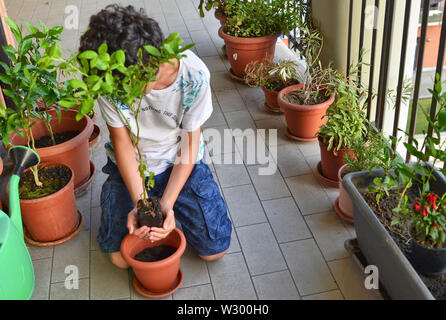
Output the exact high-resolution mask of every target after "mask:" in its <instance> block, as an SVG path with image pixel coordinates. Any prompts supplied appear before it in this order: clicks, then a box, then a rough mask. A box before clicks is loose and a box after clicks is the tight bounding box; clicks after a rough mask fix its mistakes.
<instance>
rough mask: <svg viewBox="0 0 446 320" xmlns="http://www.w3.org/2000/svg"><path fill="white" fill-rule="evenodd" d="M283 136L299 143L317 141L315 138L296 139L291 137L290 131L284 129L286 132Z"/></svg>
mask: <svg viewBox="0 0 446 320" xmlns="http://www.w3.org/2000/svg"><path fill="white" fill-rule="evenodd" d="M285 134H286V136H287V137H288V138H290V139H293V140H296V141H299V142H313V141H316V140H317V137H315V138H301V137H297V136H295V135H293V134H292V133H291V132H290V129H288V128H286V132H285Z"/></svg>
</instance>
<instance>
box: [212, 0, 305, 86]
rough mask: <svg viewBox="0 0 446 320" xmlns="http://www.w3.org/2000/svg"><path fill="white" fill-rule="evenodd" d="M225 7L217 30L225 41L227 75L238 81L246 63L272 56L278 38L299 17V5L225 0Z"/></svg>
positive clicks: (288, 1)
mask: <svg viewBox="0 0 446 320" xmlns="http://www.w3.org/2000/svg"><path fill="white" fill-rule="evenodd" d="M224 10H225V15H226V17H227V20H226V23H225V25H224V27H222V28H220V30H219V31H218V34H219V35H220V37H222V38H223V40H224V41H225V44H226V54H227V56H228V59H229V62H230V64H231V70H230V75H231V76H232V77H233V78H235V79H237V80H240V81H243V79H244V77H245V75H246V73H245V68H246V65H247V64H248V63H250V62H252V61H261V60H264V59H266V58H273V57H274V53H275V48H276V42H277V38H278V37H279V36H280V35H281V34H288V32H289V31H291V30H294V29H295V28H296V27H297V26H298V24H299V22H300V19H301V16H300V10H301V7H300V6H297V7H296V5H295V3H294V1H291V0H275V1H258V0H256V1H247V0H243V1H238V0H227V1H225V6H224Z"/></svg>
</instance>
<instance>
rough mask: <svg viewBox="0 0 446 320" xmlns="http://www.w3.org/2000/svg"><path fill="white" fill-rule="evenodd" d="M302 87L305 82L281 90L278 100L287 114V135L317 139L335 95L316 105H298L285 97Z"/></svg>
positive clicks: (304, 138)
mask: <svg viewBox="0 0 446 320" xmlns="http://www.w3.org/2000/svg"><path fill="white" fill-rule="evenodd" d="M302 88H303V84H296V85H293V86H289V87H287V88H285V89H283V90H282V91H280V92H279V94H278V96H277V101H278V103H279V106H280V109H281V110H282V112H283V113H284V114H285V120H286V123H287V127H288V132H287V135H288V136H289V137H290V138H292V139H295V140H298V141H304V142H306V141H315V140H316V139H317V136H316V135H317V132H318V131H319V128H320V127H321V126H322V125H323V124H324V123H325V122H326V121H327V120H326V119H325V118H323V116H324V115H325V113H326V112H327V109H328V107H330V105H331V104H332V103H333V102H334V99H335V97H334V95H330V97H329V98H328V99H327V100H326V101H325V102H323V103H320V104H316V105H297V104H292V103H289V102H287V101H285V100H284V99H283V97H284V96H285V95H286V94H287V93H288V92H290V91H294V90H301V89H302Z"/></svg>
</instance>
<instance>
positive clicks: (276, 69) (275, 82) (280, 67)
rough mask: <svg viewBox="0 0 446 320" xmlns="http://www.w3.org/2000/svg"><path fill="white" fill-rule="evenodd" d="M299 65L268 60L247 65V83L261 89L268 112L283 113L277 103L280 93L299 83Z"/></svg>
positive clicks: (287, 61)
mask: <svg viewBox="0 0 446 320" xmlns="http://www.w3.org/2000/svg"><path fill="white" fill-rule="evenodd" d="M297 67H298V66H297V64H296V62H294V61H290V60H280V61H274V59H272V58H268V59H265V60H262V61H253V62H250V63H248V64H247V65H246V69H245V72H246V76H245V83H246V84H247V85H249V86H251V87H261V88H262V90H263V92H264V94H265V108H266V110H268V111H271V112H275V113H282V112H281V111H280V107H279V104H278V103H277V95H278V94H279V92H280V91H281V90H282V89H284V88H286V87H288V86H291V85H295V84H298V83H299V80H298V79H299V76H298V74H297Z"/></svg>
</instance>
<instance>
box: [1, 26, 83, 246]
mask: <svg viewBox="0 0 446 320" xmlns="http://www.w3.org/2000/svg"><path fill="white" fill-rule="evenodd" d="M6 21H7V23H8V25H9V26H10V27H11V31H12V33H13V34H14V36H15V38H16V41H17V48H18V49H17V50H16V49H15V48H14V47H12V46H7V47H4V50H5V52H6V53H7V55H8V57H9V58H10V59H11V62H12V64H11V66H8V65H6V64H4V63H1V65H2V67H3V69H4V73H3V74H1V75H0V80H1V81H2V82H3V83H6V84H7V85H8V86H9V88H8V89H4V93H5V94H6V95H7V96H8V97H10V98H11V99H12V101H13V102H14V104H15V110H13V109H10V108H6V107H5V106H2V108H0V109H1V110H2V111H1V113H2V114H1V120H0V121H1V122H2V124H1V126H0V128H1V135H2V140H3V143H4V144H5V146H9V145H10V143H11V141H13V142H16V141H18V139H15V137H19V138H20V139H21V140H20V141H21V143H22V144H24V145H27V146H28V147H30V148H32V149H33V150H35V151H41V150H42V149H39V148H37V147H36V145H37V142H38V141H37V139H38V138H40V136H37V130H36V128H37V127H38V126H39V125H40V127H41V128H40V129H41V130H46V132H47V134H48V138H47V140H48V143H49V144H51V143H54V141H55V140H57V133H58V132H59V131H58V130H57V129H58V128H55V127H54V126H53V124H54V122H57V119H58V118H59V117H60V118H63V115H62V114H61V110H59V109H57V108H56V109H54V108H53V109H52V110H48V106H49V105H52V104H53V103H54V102H56V101H57V100H58V99H59V98H60V96H61V93H62V92H63V91H62V90H60V88H59V86H58V85H57V81H56V74H57V71H55V68H56V67H55V66H54V65H52V64H47V63H46V58H47V57H56V58H58V57H60V51H59V49H58V45H57V40H58V35H59V34H60V32H61V31H62V27H54V28H51V29H48V28H46V27H45V26H44V25H43V24H42V29H43V30H42V31H40V30H38V29H37V28H36V27H34V26H32V25H30V24H27V25H26V26H27V29H28V31H29V32H30V34H29V35H27V36H23V34H22V30H21V29H20V28H19V27H18V26H17V25H16V24H15V23H14V22H13V21H12V20H10V19H6ZM39 50H41V51H39ZM37 100H41V101H43V102H44V103H45V105H46V110H45V111H43V112H38V111H36V109H37V108H38V107H39V106H38V105H37V104H36V101H37ZM10 136H11V139H10ZM87 138H88V136H87ZM53 148H58V146H57V145H56V146H54V147H53ZM87 148H88V146H87ZM45 149H48V148H45ZM38 153H40V154H41V160H42V161H44V160H43V159H45V161H46V163H44V164H41V165H39V166H34V167H31V168H30V170H28V171H25V172H24V174H23V176H22V179H21V181H20V188H19V192H20V199H21V200H20V206H21V208H22V217H23V223H24V225H25V227H26V230H27V232H25V238H26V239H27V241H28V242H30V243H32V244H36V245H52V244H56V243H61V242H64V241H67V240H68V239H70V238H72V237H73V236H75V235H76V234H77V233H78V232H79V231H80V229H81V225H82V220H81V219H80V217H81V215H80V213H79V214H78V211H77V209H76V202H75V197H74V184H73V182H74V179H75V178H74V172H73V171H72V169H71V168H70V167H69V166H67V165H66V164H64V163H61V162H59V161H57V160H58V159H54V160H53V159H51V158H44V157H43V156H42V152H38Z"/></svg>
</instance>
